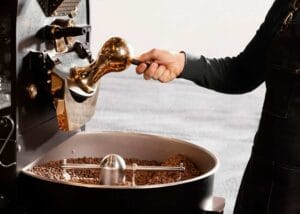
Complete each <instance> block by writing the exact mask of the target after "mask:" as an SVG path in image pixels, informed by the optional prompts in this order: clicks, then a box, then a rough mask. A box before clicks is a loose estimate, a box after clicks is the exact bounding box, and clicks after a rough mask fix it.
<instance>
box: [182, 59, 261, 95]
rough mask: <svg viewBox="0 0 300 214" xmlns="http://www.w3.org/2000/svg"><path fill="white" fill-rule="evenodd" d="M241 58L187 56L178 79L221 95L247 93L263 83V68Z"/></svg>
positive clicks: (256, 63)
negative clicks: (188, 81) (189, 81)
mask: <svg viewBox="0 0 300 214" xmlns="http://www.w3.org/2000/svg"><path fill="white" fill-rule="evenodd" d="M242 58H243V56H242V54H241V55H239V56H238V57H232V58H230V57H226V58H221V59H207V58H205V57H204V56H200V57H194V56H191V55H189V54H187V55H186V64H185V67H184V70H183V72H182V73H181V75H180V76H179V77H180V78H184V79H188V80H191V81H193V82H195V83H196V84H198V85H200V86H203V87H205V88H209V89H213V90H216V91H218V92H222V93H230V94H239V93H245V92H249V91H251V90H253V89H255V88H256V87H257V86H259V85H260V84H261V83H262V82H263V81H264V66H263V65H258V63H259V62H252V61H251V62H245V60H243V59H242ZM248 63H252V65H251V64H250V65H248ZM254 65H255V66H254ZM252 69H253V70H252Z"/></svg>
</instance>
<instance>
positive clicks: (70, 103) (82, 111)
mask: <svg viewBox="0 0 300 214" xmlns="http://www.w3.org/2000/svg"><path fill="white" fill-rule="evenodd" d="M57 77H58V76H56V77H55V79H56V81H55V82H53V81H52V90H51V91H52V93H53V96H54V101H53V103H54V106H55V109H56V116H57V122H58V127H59V129H60V130H63V131H72V130H76V129H79V128H80V127H82V126H83V125H85V124H86V123H87V122H88V121H89V120H90V119H91V118H92V116H93V114H94V112H95V107H96V102H97V98H98V90H97V91H96V92H95V94H94V96H91V97H88V98H86V99H85V100H83V101H80V102H79V101H77V100H75V98H74V97H73V96H72V94H71V92H70V90H69V86H68V81H67V80H63V79H60V80H59V78H57ZM53 79H54V78H52V80H53ZM60 84H61V85H60ZM57 89H59V90H57ZM55 92H60V93H61V92H62V93H63V96H62V97H59V96H55V94H57V93H55ZM58 94H59V93H58Z"/></svg>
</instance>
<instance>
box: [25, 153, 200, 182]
mask: <svg viewBox="0 0 300 214" xmlns="http://www.w3.org/2000/svg"><path fill="white" fill-rule="evenodd" d="M100 161H101V158H93V157H82V158H70V159H67V163H79V164H80V163H81V164H100ZM125 162H126V164H127V165H131V164H133V163H136V164H137V165H140V166H180V163H183V166H184V167H185V171H184V172H181V173H180V172H164V171H136V172H135V184H136V185H151V184H166V183H172V182H176V181H178V178H180V180H186V179H191V178H194V177H197V176H199V175H200V174H201V171H200V170H199V169H198V168H197V167H196V165H195V164H194V163H193V162H192V161H190V160H189V159H188V158H187V157H185V156H184V155H181V154H177V155H173V156H171V157H169V158H168V159H167V160H165V161H164V162H158V161H155V160H140V159H136V158H125ZM62 163H63V161H62V160H57V161H50V162H47V163H45V164H41V165H37V166H34V167H33V168H31V169H29V170H30V171H31V172H33V173H34V174H36V175H38V176H41V177H45V178H49V179H53V180H61V181H65V180H66V176H64V170H63V169H62V168H61V165H62ZM65 172H67V173H68V176H67V177H68V179H67V181H68V182H75V183H82V184H99V183H100V181H99V174H100V169H67V170H65ZM132 173H133V172H132V170H126V171H125V174H126V182H125V184H124V185H129V186H130V185H131V180H132Z"/></svg>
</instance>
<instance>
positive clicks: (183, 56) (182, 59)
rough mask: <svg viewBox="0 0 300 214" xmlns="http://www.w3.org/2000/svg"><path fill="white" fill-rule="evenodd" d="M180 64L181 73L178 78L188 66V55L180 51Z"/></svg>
mask: <svg viewBox="0 0 300 214" xmlns="http://www.w3.org/2000/svg"><path fill="white" fill-rule="evenodd" d="M178 58H179V60H178V62H179V73H178V75H177V77H179V76H180V75H181V73H182V72H183V69H184V67H185V64H186V53H185V52H184V51H180V52H179V53H178Z"/></svg>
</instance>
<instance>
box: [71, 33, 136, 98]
mask: <svg viewBox="0 0 300 214" xmlns="http://www.w3.org/2000/svg"><path fill="white" fill-rule="evenodd" d="M139 63H140V61H138V60H136V59H131V51H130V48H129V46H128V45H127V43H126V41H125V40H123V39H122V38H119V37H112V38H110V39H109V40H107V41H106V42H105V43H104V45H103V46H102V48H101V50H100V52H99V54H98V58H97V59H96V60H95V61H93V62H92V63H91V64H90V65H88V66H86V67H74V68H72V69H71V73H70V80H71V81H70V90H71V91H73V92H75V93H76V94H78V95H82V96H85V97H89V96H92V95H93V94H94V92H95V91H96V89H97V82H98V80H99V79H100V78H101V77H102V76H103V75H105V74H107V73H110V72H121V71H123V70H125V69H126V68H128V67H129V65H130V64H135V65H138V64H139Z"/></svg>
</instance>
